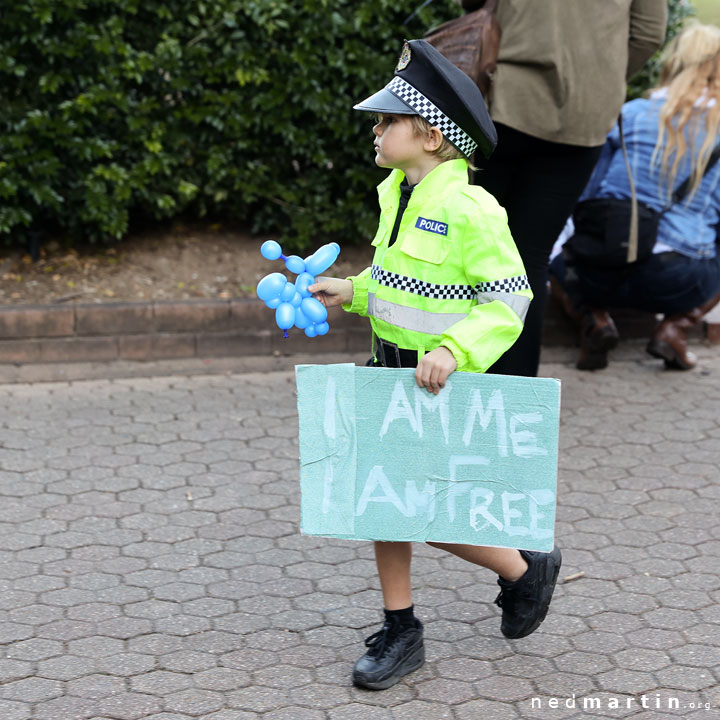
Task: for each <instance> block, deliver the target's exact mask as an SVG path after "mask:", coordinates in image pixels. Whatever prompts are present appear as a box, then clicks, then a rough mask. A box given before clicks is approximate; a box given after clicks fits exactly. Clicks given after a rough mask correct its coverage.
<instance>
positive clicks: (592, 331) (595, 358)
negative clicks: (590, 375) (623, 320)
mask: <svg viewBox="0 0 720 720" xmlns="http://www.w3.org/2000/svg"><path fill="white" fill-rule="evenodd" d="M619 339H620V336H619V334H618V331H617V328H616V327H615V323H614V322H613V319H612V318H611V317H610V315H609V313H608V312H607V311H606V310H597V309H596V310H587V311H586V312H585V313H584V314H583V318H582V325H581V327H580V356H579V358H578V361H577V364H576V367H577V369H578V370H602V368H606V367H607V364H608V352H610V350H613V349H614V348H616V347H617V344H618V341H619Z"/></svg>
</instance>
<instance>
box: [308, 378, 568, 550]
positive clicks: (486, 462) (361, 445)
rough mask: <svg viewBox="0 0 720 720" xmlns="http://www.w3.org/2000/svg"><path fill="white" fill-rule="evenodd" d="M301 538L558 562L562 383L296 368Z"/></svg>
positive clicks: (536, 380) (546, 379)
mask: <svg viewBox="0 0 720 720" xmlns="http://www.w3.org/2000/svg"><path fill="white" fill-rule="evenodd" d="M296 379H297V390H298V414H299V419H300V485H301V492H302V503H301V504H302V521H301V530H302V532H303V533H306V534H308V535H322V536H327V537H338V538H350V539H357V540H412V541H418V542H423V541H425V540H434V541H437V542H448V543H467V544H471V545H490V546H495V547H514V548H524V549H527V550H541V551H545V552H549V551H550V550H552V548H553V536H554V523H555V497H556V486H557V453H558V424H559V415H560V381H559V380H553V379H548V378H525V377H512V376H506V375H481V374H477V373H461V372H456V373H453V374H452V375H451V376H450V377H449V379H448V382H447V384H446V386H445V388H443V389H442V390H441V391H440V393H439V394H438V395H433V394H431V393H429V392H428V391H427V390H425V389H421V388H419V387H418V386H417V384H416V383H415V371H414V370H412V369H395V368H371V367H357V366H355V365H345V364H343V365H298V366H297V367H296Z"/></svg>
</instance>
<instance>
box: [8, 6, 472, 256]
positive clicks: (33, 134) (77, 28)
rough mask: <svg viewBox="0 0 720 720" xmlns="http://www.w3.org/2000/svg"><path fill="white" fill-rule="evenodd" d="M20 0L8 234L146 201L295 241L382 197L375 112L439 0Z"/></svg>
mask: <svg viewBox="0 0 720 720" xmlns="http://www.w3.org/2000/svg"><path fill="white" fill-rule="evenodd" d="M419 4H420V0H401V1H400V2H398V1H397V0H368V1H362V2H354V1H350V0H339V1H338V0H334V1H333V2H330V1H329V0H295V1H294V2H285V1H283V0H258V1H253V0H161V1H158V0H143V1H142V2H140V0H12V2H8V3H6V4H5V5H4V7H3V10H2V13H1V14H0V20H1V21H0V235H2V236H4V237H5V238H10V239H11V240H12V239H16V238H17V237H18V236H19V235H22V233H23V232H24V231H25V230H26V229H35V230H47V229H48V228H53V229H56V230H59V231H60V232H62V233H64V234H67V235H69V236H71V237H76V238H83V239H89V240H109V239H118V238H121V237H122V236H123V234H124V233H125V232H126V230H127V228H128V220H129V217H130V215H131V213H132V214H133V215H142V216H149V217H151V218H156V219H161V218H169V217H173V216H177V215H179V214H184V215H185V216H186V217H187V216H189V217H202V216H204V215H207V214H211V215H213V216H218V215H222V216H225V217H229V218H232V219H234V220H238V221H252V228H253V230H255V231H258V232H260V231H262V232H278V233H279V234H280V235H281V236H283V237H284V239H286V240H287V241H288V243H292V242H294V244H295V245H296V247H302V246H303V245H307V244H310V243H311V242H313V243H314V242H316V241H317V240H318V239H319V237H321V236H322V237H323V239H324V238H325V237H327V236H333V235H334V236H337V237H341V238H343V239H345V240H350V241H352V240H353V239H354V238H355V237H358V236H360V235H366V234H367V232H368V230H369V229H370V227H371V225H372V222H373V218H374V216H375V214H376V210H375V206H374V202H373V201H372V186H373V185H374V184H375V183H376V182H377V180H378V177H379V173H378V171H377V170H376V169H375V168H374V164H373V162H372V158H373V154H372V144H371V133H370V124H369V118H368V116H367V115H366V114H364V113H357V112H353V111H352V109H351V108H352V104H353V102H355V101H357V100H360V99H362V98H364V97H365V96H366V95H368V94H369V93H370V92H374V91H375V90H376V89H377V88H378V87H379V86H380V85H381V84H384V83H385V82H387V80H388V79H389V77H390V75H391V72H392V68H393V66H394V62H395V60H396V58H397V56H398V55H399V53H400V49H401V45H402V39H403V37H415V36H421V35H422V34H423V33H424V30H425V29H426V28H427V27H428V26H430V25H434V24H437V23H439V22H442V21H444V20H445V19H447V18H448V17H452V16H454V15H456V14H457V13H459V12H460V10H459V8H457V7H456V6H454V5H453V4H452V3H451V2H450V0H436V2H434V3H433V4H432V5H430V6H429V7H428V8H427V9H425V10H423V11H421V12H420V14H419V16H417V17H416V19H414V20H412V21H411V22H410V23H409V24H408V25H406V26H403V25H402V22H403V20H405V19H406V18H407V16H408V15H409V14H410V13H411V12H412V11H413V10H414V9H415V8H416V7H417V6H418V5H419Z"/></svg>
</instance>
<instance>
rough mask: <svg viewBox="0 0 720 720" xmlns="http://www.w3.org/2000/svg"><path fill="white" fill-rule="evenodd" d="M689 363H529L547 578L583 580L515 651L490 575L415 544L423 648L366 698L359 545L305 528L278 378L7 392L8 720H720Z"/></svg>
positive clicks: (373, 598) (715, 562) (715, 557)
mask: <svg viewBox="0 0 720 720" xmlns="http://www.w3.org/2000/svg"><path fill="white" fill-rule="evenodd" d="M703 364H704V367H705V370H704V371H702V372H701V371H695V372H691V373H666V372H663V371H661V370H660V369H659V367H658V364H657V363H655V362H620V363H616V364H614V365H613V366H612V367H611V368H610V369H609V370H608V371H605V372H601V373H595V374H592V373H578V372H577V371H575V370H574V369H573V368H571V367H570V366H568V365H561V364H555V365H552V364H550V365H548V364H546V365H544V366H543V374H545V375H548V376H554V377H560V378H562V380H563V410H562V437H561V448H562V452H561V458H560V506H559V510H558V523H557V536H558V542H559V544H560V545H561V547H562V548H563V551H564V556H565V564H564V567H563V570H562V571H561V578H564V577H567V576H571V575H573V574H576V573H580V572H582V573H584V576H582V577H580V578H578V579H575V580H570V581H567V582H564V583H563V584H561V585H559V586H558V590H557V593H556V597H555V600H554V602H553V605H552V608H551V611H550V614H549V616H548V618H547V620H546V621H545V623H544V624H543V625H542V627H541V628H540V630H538V631H537V632H536V633H535V634H534V635H532V636H530V637H529V638H526V639H524V640H519V641H507V640H505V639H504V638H503V637H502V635H501V634H500V630H499V610H498V609H497V608H496V607H495V606H494V605H493V604H492V601H493V599H494V597H495V595H496V591H497V586H496V585H495V578H494V577H493V576H492V575H491V574H490V573H489V572H488V571H487V570H484V569H474V568H472V567H471V566H468V565H467V564H465V563H462V562H461V561H459V560H457V559H455V558H453V557H451V556H448V555H446V554H444V553H442V552H439V551H437V550H434V549H432V548H429V547H424V546H423V547H419V548H418V553H417V560H416V562H415V568H414V569H415V583H416V604H417V605H418V607H419V609H420V613H421V617H422V618H423V620H425V622H426V632H427V643H426V644H427V655H428V662H427V664H426V665H425V667H424V668H423V669H422V670H420V671H419V672H417V673H414V674H413V675H411V676H409V677H408V678H406V679H405V681H403V682H401V683H400V684H399V685H397V686H396V687H394V688H392V689H390V690H387V691H384V692H379V693H371V692H367V691H361V690H357V689H355V688H353V687H352V686H351V685H350V682H349V673H350V667H351V664H352V662H353V661H354V660H355V659H356V658H357V656H358V655H359V654H360V652H361V650H362V639H363V638H364V637H365V636H366V635H367V634H369V633H370V632H373V631H374V630H375V629H376V628H377V625H378V621H379V619H380V613H379V608H380V604H381V600H380V594H379V591H378V583H377V579H376V578H375V572H374V563H373V561H372V548H371V546H370V545H369V544H367V543H356V542H348V541H331V540H325V539H320V538H313V537H302V536H300V535H299V533H298V514H299V513H298V503H299V497H298V461H297V444H296V430H297V428H296V414H295V398H294V377H293V374H292V373H288V372H281V373H270V374H257V373H254V374H244V375H243V374H239V375H232V376H228V375H225V376H206V377H202V376H196V377H164V378H153V379H131V380H112V381H110V380H107V381H106V380H102V381H98V380H95V381H88V382H75V383H52V384H49V383H48V384H25V385H3V386H0V493H1V495H2V502H1V504H0V549H1V551H2V554H1V556H0V557H1V558H2V561H1V562H0V589H1V590H2V592H0V623H1V624H0V644H1V647H2V655H1V656H0V680H1V683H2V684H1V686H0V718H1V719H2V720H26V719H32V720H70V719H71V718H72V719H80V718H82V719H86V720H90V719H93V720H105V719H114V720H136V719H138V720H139V719H141V718H142V719H148V720H149V719H152V720H190V719H191V718H207V720H256V719H259V718H262V719H263V720H355V719H357V720H441V719H445V718H451V719H453V720H476V719H478V720H480V719H483V720H485V719H486V718H487V719H488V720H503V719H504V718H542V719H543V720H546V719H553V718H558V719H559V718H574V717H644V718H652V719H653V720H654V719H656V718H657V719H662V718H665V717H676V716H677V715H681V716H684V717H692V718H698V719H699V718H710V717H718V715H719V714H720V713H718V703H719V702H720V690H718V685H719V684H720V682H719V681H720V611H719V608H720V603H719V602H718V601H720V513H719V507H720V502H719V500H720V483H719V482H718V480H719V477H720V473H719V470H718V465H719V463H720V411H719V408H720V357H717V353H711V352H706V353H705V358H704V359H703ZM643 697H644V699H643ZM573 698H574V706H573ZM588 700H590V701H591V704H592V705H594V706H595V707H586V708H584V707H583V704H584V703H585V702H586V701H588ZM676 702H677V704H678V705H679V708H678V709H675V708H674V705H675V703H676ZM643 703H644V704H645V705H646V706H647V709H643V708H642V707H641V705H642V704H643ZM705 704H708V705H709V706H710V708H711V709H704V705H705ZM616 705H619V706H620V707H619V708H618V709H615V706H616ZM698 706H703V707H698Z"/></svg>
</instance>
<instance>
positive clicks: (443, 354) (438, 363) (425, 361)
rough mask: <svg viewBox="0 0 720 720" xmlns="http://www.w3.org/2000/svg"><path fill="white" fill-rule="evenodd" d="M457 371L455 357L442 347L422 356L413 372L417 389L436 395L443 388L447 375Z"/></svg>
mask: <svg viewBox="0 0 720 720" xmlns="http://www.w3.org/2000/svg"><path fill="white" fill-rule="evenodd" d="M456 369H457V360H455V356H454V355H453V354H452V353H451V352H450V351H449V350H448V349H447V348H446V347H443V346H442V345H441V346H440V347H439V348H435V350H433V351H431V352H429V353H428V354H427V355H423V357H422V358H421V359H420V362H419V363H418V366H417V369H416V370H415V381H416V382H417V384H418V386H419V387H424V388H427V391H428V392H431V393H434V394H435V395H437V394H438V393H439V392H440V390H441V389H442V388H444V387H445V381H446V380H447V379H448V375H450V373H451V372H454V371H455V370H456Z"/></svg>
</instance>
